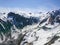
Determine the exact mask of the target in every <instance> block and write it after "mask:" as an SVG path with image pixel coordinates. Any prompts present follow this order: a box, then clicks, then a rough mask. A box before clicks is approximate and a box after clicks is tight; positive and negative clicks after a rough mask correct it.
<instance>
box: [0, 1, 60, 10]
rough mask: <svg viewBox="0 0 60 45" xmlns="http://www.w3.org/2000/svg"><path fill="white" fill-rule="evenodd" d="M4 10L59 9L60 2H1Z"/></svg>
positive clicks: (0, 4)
mask: <svg viewBox="0 0 60 45" xmlns="http://www.w3.org/2000/svg"><path fill="white" fill-rule="evenodd" d="M0 7H3V8H16V7H17V8H31V9H38V8H40V9H57V8H60V0H0Z"/></svg>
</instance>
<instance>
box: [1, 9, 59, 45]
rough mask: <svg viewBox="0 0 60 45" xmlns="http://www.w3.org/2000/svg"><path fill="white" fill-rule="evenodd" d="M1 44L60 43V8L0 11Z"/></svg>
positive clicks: (43, 44)
mask: <svg viewBox="0 0 60 45" xmlns="http://www.w3.org/2000/svg"><path fill="white" fill-rule="evenodd" d="M0 45H60V9H59V10H53V11H50V12H47V13H43V12H41V13H40V12H38V13H33V12H25V11H20V10H17V11H15V10H14V11H11V10H10V11H8V10H7V11H6V12H5V11H0Z"/></svg>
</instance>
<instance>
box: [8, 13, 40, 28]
mask: <svg viewBox="0 0 60 45" xmlns="http://www.w3.org/2000/svg"><path fill="white" fill-rule="evenodd" d="M8 18H12V19H13V21H12V22H13V24H14V25H15V26H16V27H17V28H23V27H24V26H27V25H32V24H33V23H38V21H39V19H37V18H35V17H30V18H28V17H24V16H21V15H19V14H15V13H13V12H10V13H8Z"/></svg>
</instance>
